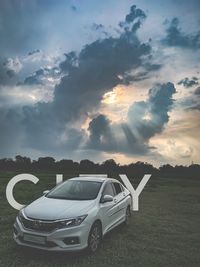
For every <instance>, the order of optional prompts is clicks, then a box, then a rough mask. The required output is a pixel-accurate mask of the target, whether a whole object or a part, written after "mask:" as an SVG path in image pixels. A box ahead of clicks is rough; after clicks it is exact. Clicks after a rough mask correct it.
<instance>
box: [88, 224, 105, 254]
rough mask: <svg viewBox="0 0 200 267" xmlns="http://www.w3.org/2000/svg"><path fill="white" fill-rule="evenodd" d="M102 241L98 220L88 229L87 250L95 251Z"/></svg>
mask: <svg viewBox="0 0 200 267" xmlns="http://www.w3.org/2000/svg"><path fill="white" fill-rule="evenodd" d="M101 241H102V228H101V224H100V223H99V222H95V223H94V224H93V225H92V227H91V230H90V233H89V237H88V251H89V252H90V253H95V252H96V251H97V250H98V248H99V246H100V244H101Z"/></svg>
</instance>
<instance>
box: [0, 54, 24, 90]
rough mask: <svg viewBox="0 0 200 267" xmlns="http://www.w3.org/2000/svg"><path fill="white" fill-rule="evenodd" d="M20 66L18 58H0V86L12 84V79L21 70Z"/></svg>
mask: <svg viewBox="0 0 200 267" xmlns="http://www.w3.org/2000/svg"><path fill="white" fill-rule="evenodd" d="M21 67H22V64H21V62H20V61H19V59H18V58H15V59H13V58H2V57H0V85H10V84H13V83H14V81H15V79H12V78H13V77H14V76H15V75H16V74H17V73H18V72H19V71H20V69H21Z"/></svg>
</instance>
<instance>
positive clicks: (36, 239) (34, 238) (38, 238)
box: [24, 234, 46, 245]
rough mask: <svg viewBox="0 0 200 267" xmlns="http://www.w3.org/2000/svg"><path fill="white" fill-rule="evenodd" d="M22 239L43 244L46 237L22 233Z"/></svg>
mask: <svg viewBox="0 0 200 267" xmlns="http://www.w3.org/2000/svg"><path fill="white" fill-rule="evenodd" d="M24 241H27V242H31V243H35V244H40V245H45V243H46V239H45V237H44V236H38V235H29V234H24Z"/></svg>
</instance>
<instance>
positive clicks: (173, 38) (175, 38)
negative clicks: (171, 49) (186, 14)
mask: <svg viewBox="0 0 200 267" xmlns="http://www.w3.org/2000/svg"><path fill="white" fill-rule="evenodd" d="M166 33H167V35H166V37H165V38H164V39H163V40H162V42H163V43H164V44H165V45H168V46H179V47H182V48H191V49H198V48H200V31H198V32H197V33H196V34H186V33H184V32H183V31H182V30H181V28H180V27H179V19H178V18H173V19H172V20H171V22H170V24H169V27H168V28H167V29H166Z"/></svg>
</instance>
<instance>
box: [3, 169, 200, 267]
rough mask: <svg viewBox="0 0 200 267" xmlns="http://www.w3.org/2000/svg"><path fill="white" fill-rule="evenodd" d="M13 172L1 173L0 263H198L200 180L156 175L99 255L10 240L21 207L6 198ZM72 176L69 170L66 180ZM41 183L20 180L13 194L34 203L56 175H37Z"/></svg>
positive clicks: (59, 266) (42, 266)
mask: <svg viewBox="0 0 200 267" xmlns="http://www.w3.org/2000/svg"><path fill="white" fill-rule="evenodd" d="M13 176H14V174H13V173H0V231H1V232H0V266H1V267H7V266H8V267H11V266H24V267H31V266H38V267H39V266H40V267H45V266H49V267H53V266H57V267H62V266H65V267H67V266H71V267H76V266H77V267H78V266H80V267H94V266H97V267H100V266H115V267H117V266H119V267H122V266H126V267H128V266H136V267H137V266H142V267H143V266H145V267H146V266H147V267H150V266H153V267H156V266H162V267H163V266H170V267H173V266H181V267H184V266H186V267H192V266H195V267H198V266H200V179H199V180H198V181H197V180H196V181H195V180H190V179H181V178H177V179H170V178H155V179H154V178H152V180H150V181H149V183H148V185H147V186H146V187H145V189H144V191H143V192H142V194H141V196H140V201H139V211H138V212H133V215H132V218H131V223H130V225H129V226H128V227H127V228H125V227H124V226H119V227H118V228H116V229H115V230H113V231H112V232H110V233H109V234H107V236H105V239H104V240H103V244H102V247H101V248H100V250H99V251H98V252H97V253H96V254H95V255H89V254H87V253H86V251H83V252H79V253H55V252H54V253H53V252H51V253H50V252H44V251H39V250H35V249H28V248H23V247H18V246H17V245H16V244H15V243H14V241H13V239H12V225H13V223H14V220H15V216H16V214H17V211H16V210H14V209H13V208H12V207H10V206H9V204H8V203H7V201H6V197H5V190H6V185H7V183H8V181H9V180H10V179H11V178H12V177H13ZM72 176H73V174H65V178H68V177H72ZM37 177H38V178H40V181H39V182H38V184H37V185H34V184H32V183H30V182H21V183H19V184H18V185H16V187H15V191H14V195H15V197H16V199H17V200H18V201H19V202H21V203H26V204H28V203H30V202H31V201H32V200H34V199H36V198H37V197H39V196H40V195H41V193H42V191H43V190H45V189H50V188H52V187H53V186H54V185H55V175H54V174H51V175H48V174H37Z"/></svg>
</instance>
